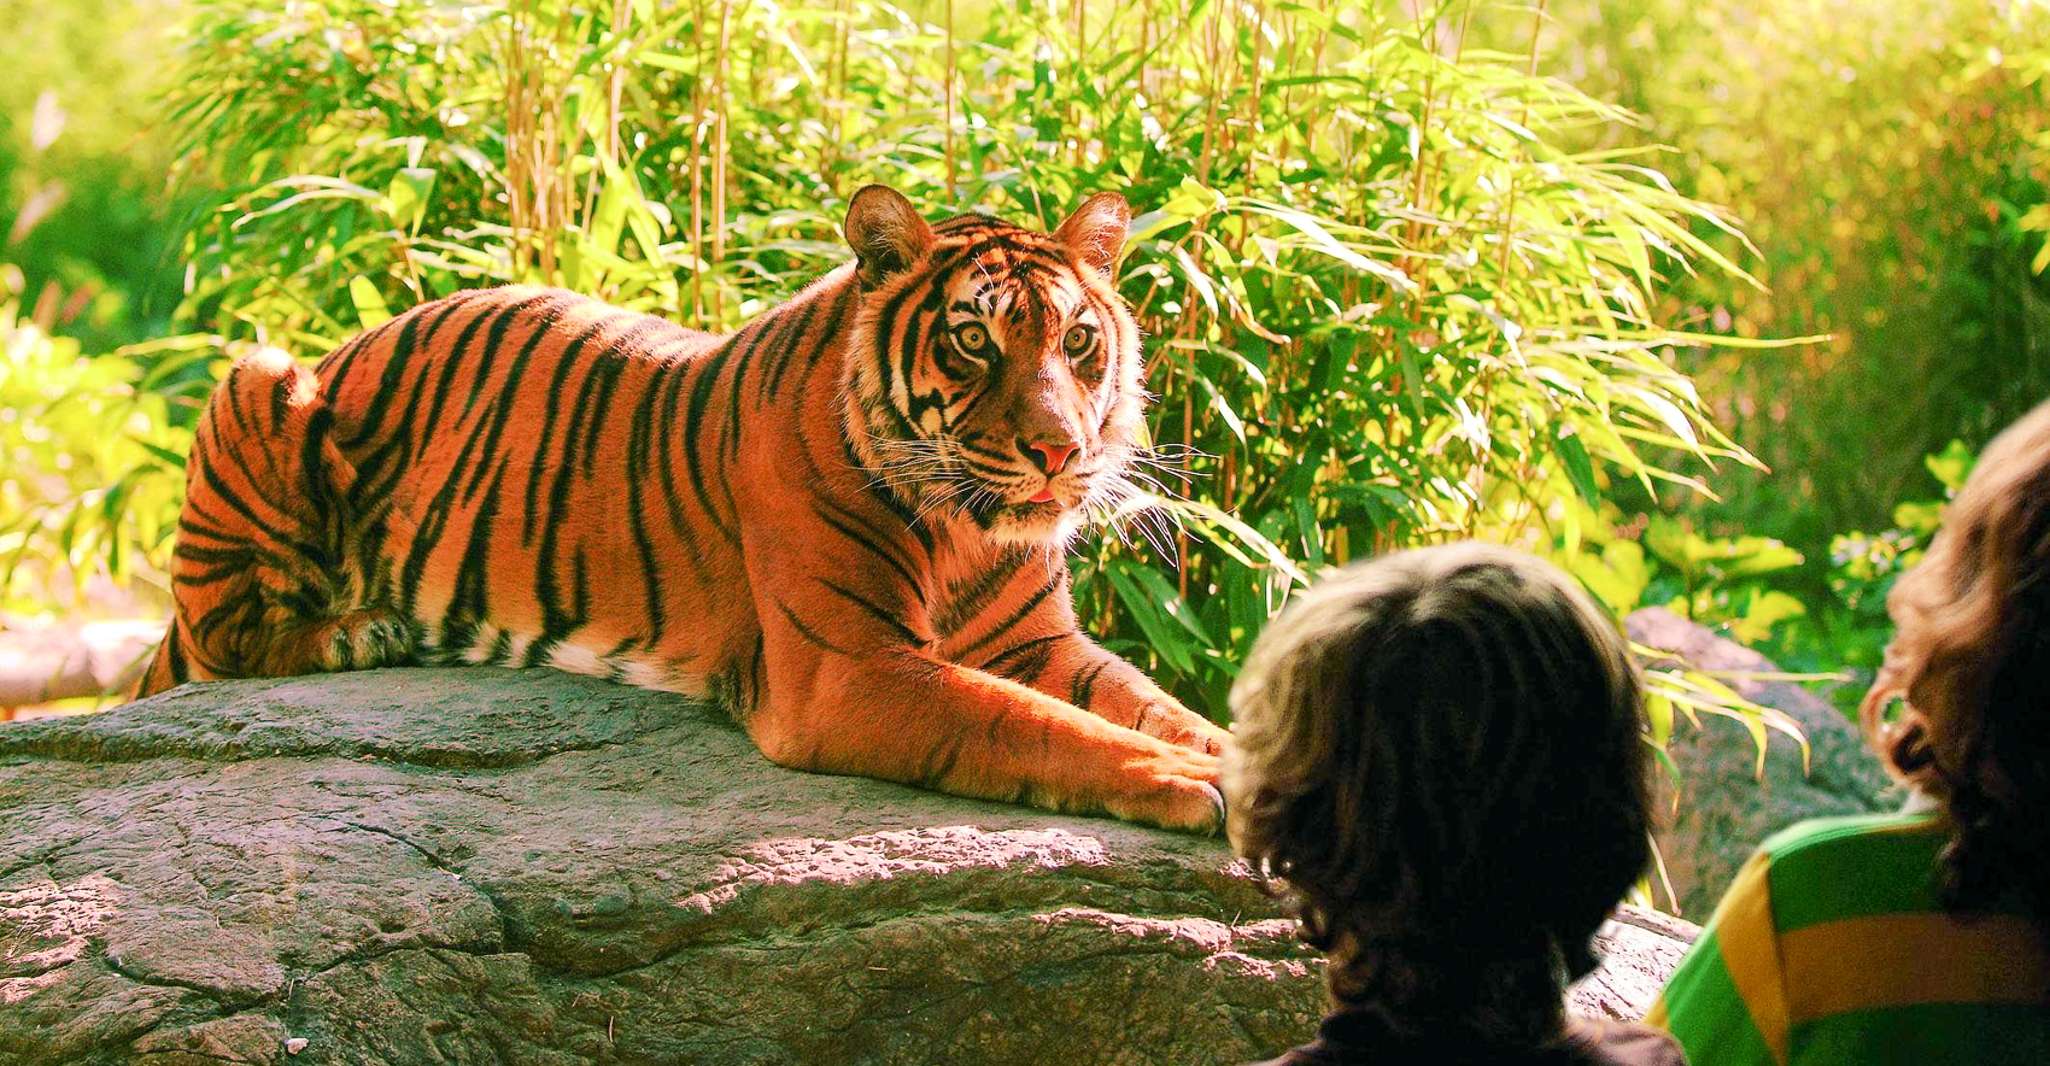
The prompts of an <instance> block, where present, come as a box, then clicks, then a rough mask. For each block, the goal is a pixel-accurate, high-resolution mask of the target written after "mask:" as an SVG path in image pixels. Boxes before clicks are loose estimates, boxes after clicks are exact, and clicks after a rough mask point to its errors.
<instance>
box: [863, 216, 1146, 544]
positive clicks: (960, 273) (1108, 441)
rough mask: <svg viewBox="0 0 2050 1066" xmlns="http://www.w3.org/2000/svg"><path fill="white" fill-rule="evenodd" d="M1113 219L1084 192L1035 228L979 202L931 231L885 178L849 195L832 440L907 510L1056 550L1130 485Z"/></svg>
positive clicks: (1133, 360) (1135, 349) (1138, 402)
mask: <svg viewBox="0 0 2050 1066" xmlns="http://www.w3.org/2000/svg"><path fill="white" fill-rule="evenodd" d="M1130 219H1131V210H1130V208H1128V207H1127V206H1126V205H1125V201H1124V198H1123V197H1121V196H1119V195H1117V194H1116V193H1098V194H1096V195H1095V196H1092V197H1090V198H1089V199H1088V200H1087V201H1086V202H1084V203H1083V204H1082V206H1081V207H1080V208H1078V209H1077V210H1076V211H1075V213H1074V214H1073V215H1071V216H1069V218H1068V220H1067V221H1066V222H1063V223H1061V225H1060V226H1059V228H1057V229H1055V230H1054V231H1053V232H1052V233H1039V232H1036V231H1033V230H1028V229H1025V228H1022V227H1019V226H1013V225H1011V224H1009V223H1006V222H1002V221H1000V220H997V219H994V218H990V217H987V216H982V215H964V216H961V217H958V218H953V219H949V220H947V221H945V222H942V223H940V224H938V225H936V226H934V225H927V224H926V221H925V220H924V219H923V218H920V217H919V215H918V212H917V211H916V210H915V209H914V208H913V207H912V206H911V203H910V202H909V201H907V200H906V199H905V198H904V197H903V196H902V195H900V194H898V193H897V192H896V191H895V190H893V189H889V188H886V187H884V186H881V185H870V186H867V187H866V188H863V189H862V190H861V191H859V192H857V193H855V194H854V199H853V201H852V202H851V203H850V204H849V205H848V209H847V225H846V234H847V242H848V244H849V245H851V246H852V247H853V249H854V253H855V257H856V262H855V267H854V273H855V278H854V282H853V284H855V285H857V286H858V287H859V288H860V289H861V291H862V295H861V301H862V307H861V311H860V313H859V315H858V316H857V319H856V323H855V326H854V334H853V343H851V344H850V345H849V350H848V359H847V367H846V371H845V377H844V381H843V384H844V386H845V390H846V396H847V425H846V431H847V438H848V442H849V444H850V445H851V446H852V447H853V449H854V453H855V457H856V458H857V459H859V460H860V462H861V463H862V465H863V466H865V467H866V468H867V469H868V471H869V472H870V473H871V474H872V475H873V476H874V478H875V481H876V482H877V483H878V484H879V485H881V486H883V487H884V488H885V489H886V491H888V492H889V493H890V494H892V495H893V496H894V497H895V498H896V499H897V500H898V501H899V502H900V503H901V504H903V505H904V506H906V507H907V508H910V509H911V510H912V511H913V512H914V513H915V514H916V515H918V516H919V519H920V520H924V521H933V520H940V521H946V520H955V521H965V522H969V523H972V524H973V525H974V526H976V527H978V528H980V529H981V530H983V531H984V532H985V533H986V534H987V535H988V536H989V537H990V538H991V539H993V540H995V541H998V542H1002V543H1010V544H1051V545H1054V546H1056V547H1058V546H1062V545H1065V544H1066V543H1067V541H1068V540H1069V539H1071V538H1072V537H1073V536H1074V535H1075V534H1076V533H1077V532H1078V531H1080V530H1081V528H1082V527H1083V526H1084V525H1085V524H1087V522H1088V520H1089V519H1090V518H1091V517H1092V516H1099V517H1100V516H1106V515H1108V514H1110V513H1111V512H1113V511H1115V510H1116V508H1117V507H1118V506H1119V505H1120V504H1121V503H1123V502H1125V501H1126V500H1127V499H1129V498H1131V497H1132V496H1134V495H1136V494H1137V491H1138V490H1137V487H1136V484H1135V482H1134V481H1133V479H1132V477H1131V467H1132V464H1133V462H1134V460H1135V459H1136V458H1138V457H1140V456H1141V455H1142V454H1144V451H1145V449H1144V446H1143V441H1144V422H1143V413H1144V408H1145V402H1146V398H1147V397H1146V392H1145V389H1144V387H1143V385H1142V383H1141V379H1142V377H1143V370H1144V368H1143V365H1142V359H1141V354H1140V347H1139V327H1138V324H1137V323H1136V322H1135V321H1133V318H1132V313H1131V310H1130V308H1128V307H1126V305H1125V302H1124V300H1123V299H1122V298H1121V297H1119V295H1118V293H1117V289H1116V272H1117V262H1118V255H1119V252H1120V251H1121V250H1122V249H1123V247H1124V240H1125V227H1126V224H1127V223H1128V222H1129V221H1130Z"/></svg>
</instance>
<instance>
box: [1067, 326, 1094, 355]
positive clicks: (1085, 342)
mask: <svg viewBox="0 0 2050 1066" xmlns="http://www.w3.org/2000/svg"><path fill="white" fill-rule="evenodd" d="M1095 336H1096V331H1095V330H1092V329H1090V328H1089V327H1088V326H1070V327H1068V335H1067V336H1065V337H1063V338H1061V347H1062V348H1063V349H1065V350H1066V351H1067V353H1068V354H1069V355H1081V354H1082V353H1083V352H1086V351H1088V350H1089V343H1090V341H1092V340H1094V339H1095Z"/></svg>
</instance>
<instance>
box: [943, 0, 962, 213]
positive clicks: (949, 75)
mask: <svg viewBox="0 0 2050 1066" xmlns="http://www.w3.org/2000/svg"><path fill="white" fill-rule="evenodd" d="M945 79H946V109H947V110H946V153H947V199H948V200H949V201H951V202H955V203H959V202H960V199H961V195H960V192H959V190H957V189H956V188H955V187H954V0H947V52H946V71H945Z"/></svg>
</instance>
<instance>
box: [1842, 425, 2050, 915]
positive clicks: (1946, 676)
mask: <svg viewBox="0 0 2050 1066" xmlns="http://www.w3.org/2000/svg"><path fill="white" fill-rule="evenodd" d="M1887 609H1888V612H1889V613H1890V614H1891V615H1892V616H1893V620H1894V625H1895V631H1894V639H1893V642H1892V643H1891V644H1889V645H1888V646H1887V650H1886V663H1885V665H1884V666H1883V667H1882V668H1881V669H1880V672H1879V676H1878V678H1877V680H1876V681H1875V682H1874V684H1873V686H1872V689H1871V691H1870V692H1869V693H1867V695H1866V697H1865V703H1864V707H1863V717H1864V721H1865V725H1866V728H1867V730H1868V732H1869V734H1870V735H1871V737H1872V739H1873V741H1874V743H1875V745H1876V746H1877V747H1878V748H1879V749H1880V753H1881V755H1882V756H1883V757H1884V758H1885V759H1886V760H1887V762H1888V763H1889V765H1890V766H1891V768H1892V769H1893V770H1894V771H1895V773H1897V774H1899V775H1900V776H1902V777H1904V778H1906V779H1907V780H1909V781H1911V782H1912V783H1914V784H1915V785H1916V786H1918V787H1919V788H1921V789H1923V790H1924V791H1926V792H1928V793H1930V794H1932V795H1934V796H1935V797H1937V798H1938V799H1940V800H1941V801H1942V802H1943V804H1944V807H1945V808H1946V810H1947V811H1948V813H1949V814H1950V817H1951V820H1952V821H1953V822H1954V823H1955V836H1954V838H1953V842H1952V844H1951V847H1950V849H1949V850H1948V851H1947V852H1946V854H1945V855H1944V864H1945V874H1946V878H1945V880H1946V884H1945V889H1946V892H1945V897H1946V898H1945V902H1946V903H1947V904H1948V905H1949V906H1951V907H1953V908H1957V909H1964V910H1972V909H1983V908H1987V907H1991V906H1994V905H1996V904H1999V903H2000V902H2001V901H2003V900H2011V901H2013V902H2015V903H2018V904H2019V905H2020V906H2021V907H2022V908H2023V909H2025V910H2026V911H2027V912H2028V913H2029V914H2030V915H2031V916H2032V917H2034V918H2035V919H2036V920H2037V922H2038V923H2039V924H2042V925H2046V926H2050V826H2046V825H2045V823H2044V821H2043V818H2042V813H2041V812H2042V811H2043V810H2044V808H2045V806H2046V805H2050V728H2045V725H2044V720H2045V714H2046V711H2050V404H2043V405H2041V406H2039V407H2037V408H2036V409H2035V410H2033V411H2031V412H2030V413H2028V414H2027V415H2025V416H2023V417H2022V418H2021V419H2020V420H2019V421H2017V422H2015V423H2014V424H2013V425H2012V426H2010V427H2008V428H2007V430H2006V431H2004V432H2002V433H2001V434H2000V436H1999V437H1997V438H1995V439H1994V441H1993V442H1992V443H1991V444H1989V445H1988V446H1987V447H1986V450H1985V452H1984V453H1983V454H1982V455H1981V456H1980V458H1979V462H1978V465H1977V466H1976V467H1975V468H1974V469H1973V471H1972V475H1971V477H1970V478H1968V479H1967V480H1966V482H1965V485H1964V487H1963V488H1961V489H1960V490H1959V491H1958V494H1957V498H1956V499H1955V500H1953V501H1952V502H1951V504H1950V507H1949V509H1948V511H1947V512H1946V514H1945V516H1944V524H1943V529H1942V531H1941V532H1940V533H1938V535H1937V537H1936V539H1935V541H1934V542H1932V543H1931V544H1930V547H1929V551H1928V553H1927V554H1926V555H1925V556H1924V558H1923V559H1922V561H1921V562H1920V563H1919V564H1917V565H1916V566H1915V568H1914V569H1913V570H1910V571H1909V572H1908V573H1907V574H1905V575H1903V576H1902V577H1901V579H1900V580H1899V581H1898V582H1897V583H1896V584H1895V585H1894V589H1893V592H1892V593H1891V594H1890V595H1889V596H1888V597H1887ZM1896 696H1901V697H1905V698H1906V701H1907V705H1908V706H1907V710H1906V713H1905V714H1904V715H1903V716H1902V718H1901V720H1900V721H1898V722H1894V723H1887V722H1883V721H1882V720H1881V719H1882V712H1883V711H1884V710H1885V708H1886V706H1887V704H1888V703H1889V702H1890V701H1891V700H1892V699H1893V698H1894V697H1896Z"/></svg>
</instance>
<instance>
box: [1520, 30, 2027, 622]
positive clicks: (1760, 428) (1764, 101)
mask: <svg viewBox="0 0 2050 1066" xmlns="http://www.w3.org/2000/svg"><path fill="white" fill-rule="evenodd" d="M1559 17H1560V19H1561V23H1560V26H1559V36H1560V38H1561V39H1560V41H1559V42H1558V44H1557V45H1556V46H1555V47H1557V48H1558V49H1559V50H1560V51H1561V52H1562V53H1567V54H1573V55H1577V56H1580V57H1581V58H1582V63H1581V65H1580V69H1582V70H1585V71H1586V72H1587V76H1588V79H1589V86H1590V88H1591V90H1592V91H1596V92H1608V93H1613V94H1614V95H1615V97H1616V98H1617V99H1619V100H1621V101H1623V102H1625V103H1627V104H1629V105H1630V106H1632V107H1634V108H1636V109H1638V110H1639V111H1641V112H1643V113H1644V114H1646V115H1648V116H1649V117H1650V120H1651V123H1652V129H1653V131H1654V132H1655V135H1656V136H1658V137H1659V138H1660V139H1662V140H1665V141H1667V142H1669V143H1671V144H1673V145H1675V146H1676V147H1677V149H1678V150H1679V152H1678V155H1677V157H1676V158H1674V159H1673V160H1672V162H1671V165H1670V172H1671V174H1672V176H1673V178H1674V180H1675V182H1676V183H1677V184H1678V185H1679V187H1680V188H1682V189H1685V190H1688V191H1690V192H1692V193H1694V194H1695V195H1698V196H1701V197H1703V198H1706V199H1708V200H1710V201H1713V202H1716V203H1721V204H1727V205H1729V207H1730V209H1731V210H1732V211H1733V212H1734V213H1735V214H1736V215H1737V216H1738V217H1741V218H1743V219H1744V220H1745V223H1746V231H1747V233H1748V234H1749V235H1750V236H1751V238H1752V239H1753V240H1754V241H1756V242H1757V245H1758V247H1759V248H1760V249H1761V250H1762V254H1761V256H1760V257H1759V258H1758V259H1757V260H1755V266H1754V268H1753V269H1754V272H1755V273H1756V274H1757V276H1758V277H1759V278H1760V279H1761V280H1762V281H1763V282H1764V283H1765V287H1764V288H1762V289H1761V288H1753V287H1751V286H1746V285H1738V284H1731V283H1730V282H1729V281H1728V279H1727V278H1725V277H1722V276H1719V275H1717V274H1714V273H1710V272H1705V273H1702V274H1700V275H1698V276H1695V277H1692V278H1688V279H1683V280H1681V281H1679V283H1677V284H1676V285H1674V286H1672V287H1670V288H1668V290H1667V292H1666V295H1667V298H1668V300H1669V301H1670V303H1669V304H1668V305H1667V308H1668V309H1667V311H1666V312H1665V313H1666V314H1667V315H1668V317H1669V318H1670V319H1672V320H1675V321H1695V322H1700V323H1701V324H1702V325H1701V328H1704V329H1707V330H1710V331H1713V332H1720V333H1730V334H1735V335H1739V336H1746V337H1761V336H1764V337H1773V336H1777V337H1793V336H1807V335H1824V334H1826V335H1828V339H1827V340H1826V341H1825V342H1823V343H1820V344H1817V345H1815V346H1812V347H1807V348H1802V349H1796V350H1792V351H1788V352H1784V353H1775V354H1773V355H1770V356H1766V357H1762V358H1761V357H1754V356H1752V355H1751V354H1749V353H1743V352H1739V351H1734V350H1727V349H1723V350H1717V349H1705V350H1702V351H1699V352H1695V353H1690V355H1689V357H1688V358H1687V359H1686V360H1684V361H1683V363H1682V365H1683V366H1685V367H1686V368H1687V369H1689V370H1690V371H1691V372H1693V373H1694V375H1695V376H1696V377H1697V379H1698V380H1699V381H1700V383H1701V386H1702V388H1703V390H1704V391H1705V392H1707V393H1709V394H1711V395H1713V396H1716V397H1718V401H1717V415H1718V421H1719V422H1720V423H1721V424H1723V425H1725V426H1726V427H1728V428H1729V429H1730V431H1731V433H1732V435H1733V436H1734V437H1735V438H1736V439H1737V440H1739V441H1740V442H1742V443H1743V444H1744V445H1745V446H1746V447H1747V448H1748V449H1749V450H1751V451H1752V452H1754V453H1755V454H1757V455H1758V456H1759V457H1760V458H1761V459H1762V460H1763V461H1764V462H1765V463H1766V464H1767V465H1768V466H1769V467H1770V468H1771V470H1772V471H1773V473H1772V474H1771V475H1770V476H1767V475H1766V474H1764V473H1762V472H1761V473H1752V472H1749V471H1732V472H1731V475H1730V476H1728V477H1724V478H1721V479H1719V480H1718V481H1717V489H1718V491H1719V492H1720V493H1721V494H1722V495H1723V496H1724V498H1725V499H1724V501H1723V502H1722V503H1719V504H1710V505H1707V506H1702V507H1696V508H1694V511H1695V514H1696V517H1697V518H1698V519H1699V520H1700V521H1701V522H1702V523H1703V524H1704V525H1710V526H1714V527H1715V528H1717V529H1719V530H1733V529H1741V530H1743V531H1745V532H1750V533H1757V534H1762V535H1766V536H1772V537H1777V538H1779V539H1782V540H1785V541H1787V542H1788V543H1790V544H1792V545H1794V546H1796V547H1797V548H1799V549H1801V550H1802V551H1803V553H1804V554H1805V555H1807V556H1808V557H1809V559H1810V560H1812V562H1811V563H1810V565H1809V566H1807V567H1805V568H1804V569H1803V572H1802V573H1801V574H1800V575H1799V579H1800V582H1799V586H1798V587H1799V590H1800V591H1801V592H1802V593H1803V595H1805V596H1808V597H1809V598H1810V599H1811V600H1814V601H1816V602H1820V601H1821V600H1823V599H1824V598H1825V597H1826V595H1827V593H1826V590H1825V588H1824V587H1823V583H1824V579H1825V576H1826V575H1825V574H1824V573H1823V570H1824V560H1825V559H1826V558H1827V557H1828V554H1829V553H1828V552H1827V551H1826V550H1825V546H1826V545H1827V544H1828V543H1829V540H1830V538H1831V536H1832V535H1834V534H1835V533H1836V532H1837V531H1840V530H1844V529H1849V528H1871V527H1873V526H1875V525H1878V524H1881V523H1884V522H1885V521H1886V520H1887V517H1888V516H1887V512H1886V508H1887V506H1888V503H1889V501H1892V500H1897V499H1900V498H1902V497H1903V496H1904V495H1907V494H1909V493H1911V492H1914V491H1917V490H1916V489H1915V485H1916V484H1917V482H1918V480H1919V478H1920V477H1921V462H1920V461H1921V457H1922V456H1923V455H1924V454H1925V453H1928V452H1931V451H1935V450H1936V449H1938V448H1940V447H1941V446H1942V445H1943V443H1944V442H1945V441H1947V440H1950V439H1951V438H1953V437H1963V438H1964V439H1966V440H1968V441H1974V442H1983V441H1984V440H1986V439H1988V438H1989V437H1990V436H1991V435H1992V434H1993V432H1995V431H1996V430H1997V429H1998V428H1999V427H2000V426H2002V425H2004V424H2005V423H2007V422H2009V421H2011V420H2013V419H2014V418H2015V417H2017V416H2019V415H2020V414H2021V413H2022V412H2023V411H2025V410H2027V409H2028V408H2029V407H2031V406H2033V405H2034V404H2035V403H2037V402H2039V401H2040V400H2041V399H2042V398H2043V397H2044V396H2045V395H2046V394H2050V277H2046V275H2045V267H2046V266H2050V244H2046V243H2045V241H2044V235H2045V232H2046V230H2050V80H2046V76H2050V7H2046V6H2045V5H2043V4H2040V3H2016V4H2006V3H1987V2H1984V0H1893V2H1889V3H1882V4H1875V3H1866V2H1863V0H1821V2H1799V3H1791V2H1789V3H1757V2H1754V0H1648V2H1643V3H1633V4H1601V5H1592V4H1590V5H1574V6H1570V7H1566V8H1562V9H1561V10H1560V16H1559ZM1706 235H1707V236H1709V237H1711V238H1712V239H1715V240H1718V241H1721V242H1722V243H1723V245H1724V246H1725V247H1734V244H1733V243H1732V242H1730V241H1729V240H1728V239H1727V238H1722V237H1719V236H1717V235H1714V234H1706Z"/></svg>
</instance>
